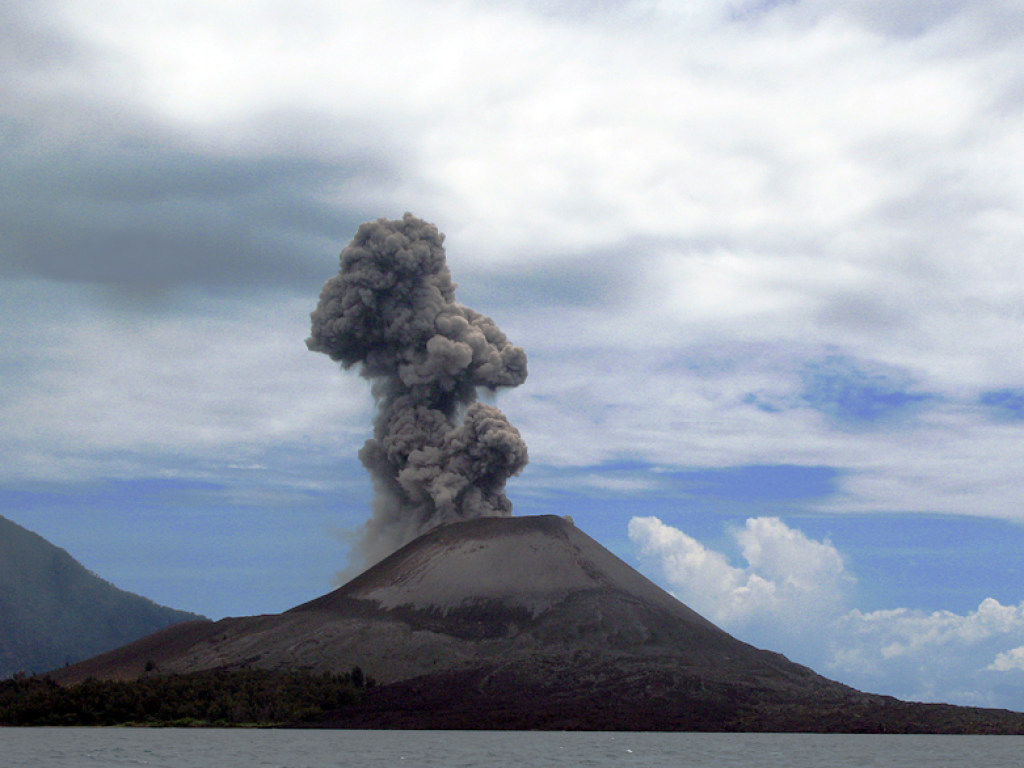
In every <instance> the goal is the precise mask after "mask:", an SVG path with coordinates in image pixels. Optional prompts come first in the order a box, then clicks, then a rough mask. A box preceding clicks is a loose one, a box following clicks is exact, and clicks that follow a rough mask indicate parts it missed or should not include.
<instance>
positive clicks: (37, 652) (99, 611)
mask: <svg viewBox="0 0 1024 768" xmlns="http://www.w3.org/2000/svg"><path fill="white" fill-rule="evenodd" d="M197 618H200V617H198V616H196V615H195V614H192V613H187V612H185V611H176V610H174V609H172V608H165V607H164V606H162V605H157V604H156V603H154V602H153V601H152V600H147V599H146V598H144V597H140V596H139V595H134V594H131V593H130V592H125V591H123V590H120V589H118V588H117V587H115V586H113V585H112V584H110V583H108V582H106V581H104V580H103V579H101V578H99V577H98V576H96V575H95V574H93V573H91V572H90V571H89V570H87V569H86V568H85V567H84V566H82V565H81V564H80V563H79V562H78V561H76V560H75V559H74V558H73V557H71V555H69V554H68V553H67V552H65V551H64V550H63V549H60V548H59V547H55V546H54V545H53V544H50V543H49V542H48V541H46V539H44V538H43V537H41V536H39V535H37V534H35V533H32V532H31V531H28V530H26V529H25V528H22V527H21V526H20V525H17V524H15V523H13V522H11V521H10V520H7V519H6V518H4V517H0V678H3V677H9V676H10V675H12V674H15V673H17V672H22V671H24V672H46V671H49V670H51V669H55V668H57V667H62V666H64V665H65V664H68V663H74V662H76V661H81V660H82V659H86V658H89V657H91V656H95V655H96V654H98V653H103V652H104V651H109V650H110V649H112V648H117V647H118V646H121V645H124V644H125V643H129V642H131V641H133V640H137V639H138V638H140V637H143V636H145V635H148V634H150V633H152V632H155V631H157V630H159V629H163V628H165V627H167V626H169V625H171V624H176V623H178V622H181V621H187V620H190V619H197Z"/></svg>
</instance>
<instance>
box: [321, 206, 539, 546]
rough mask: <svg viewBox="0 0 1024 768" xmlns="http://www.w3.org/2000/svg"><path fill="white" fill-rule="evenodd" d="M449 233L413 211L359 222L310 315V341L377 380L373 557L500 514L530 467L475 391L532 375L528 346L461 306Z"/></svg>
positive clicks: (366, 457) (520, 445)
mask: <svg viewBox="0 0 1024 768" xmlns="http://www.w3.org/2000/svg"><path fill="white" fill-rule="evenodd" d="M443 241H444V235H442V234H441V233H439V232H438V231H437V228H436V227H435V226H433V225H432V224H428V223H427V222H425V221H422V220H420V219H417V218H416V217H414V216H412V215H411V214H408V213H407V214H405V216H404V217H403V218H402V219H400V220H396V221H388V220H386V219H378V220H377V221H373V222H367V223H366V224H363V225H362V226H361V227H359V230H358V232H356V236H355V237H354V238H353V239H352V242H351V243H349V244H348V245H347V246H346V247H345V249H344V250H343V251H342V252H341V270H340V271H339V273H338V274H337V275H336V276H335V277H332V278H331V279H330V280H328V281H327V282H326V283H325V284H324V287H323V290H322V291H321V293H320V303H319V304H318V305H317V308H316V311H314V312H313V313H312V315H311V318H312V328H313V329H312V335H311V336H310V338H309V339H307V340H306V346H308V347H309V348H310V349H311V350H313V351H315V352H323V353H324V354H327V355H329V356H330V357H331V359H332V360H336V361H338V362H340V363H341V364H342V366H343V367H344V368H346V369H348V368H351V367H353V366H359V370H360V372H361V373H362V375H363V376H365V377H366V378H368V379H370V381H371V382H372V383H373V394H374V397H375V399H376V401H377V407H378V413H377V417H376V420H375V421H374V436H373V438H372V439H371V440H367V441H366V445H364V446H363V449H362V450H361V451H360V452H359V458H360V459H361V460H362V462H363V465H364V466H365V467H366V468H367V469H368V470H369V471H370V474H371V475H372V477H373V482H374V488H375V491H376V498H375V500H374V514H373V518H372V519H371V520H370V521H369V522H368V523H367V525H366V531H365V538H364V541H363V545H362V553H363V555H364V556H365V557H366V561H367V563H368V564H370V563H373V562H376V561H377V560H379V559H380V558H382V557H384V556H386V555H388V554H390V553H391V552H392V551H394V550H395V549H397V548H398V547H400V546H401V545H403V544H405V543H406V542H408V541H411V540H412V539H414V538H415V537H417V536H419V535H420V534H421V533H424V532H425V531H427V530H429V529H430V528H433V527H434V526H436V525H439V524H441V523H446V522H451V521H454V520H459V519H464V518H470V517H487V516H505V515H510V514H511V513H512V503H511V502H510V501H509V500H508V498H507V497H506V496H505V482H506V481H507V480H508V478H510V477H512V476H513V475H516V474H518V473H519V472H520V471H521V470H522V468H523V467H524V466H526V462H527V454H526V444H525V443H524V442H523V439H522V438H521V437H520V435H519V431H518V430H517V429H516V428H515V427H513V426H512V425H511V424H510V423H509V421H508V419H506V418H505V414H503V413H502V412H501V411H499V410H498V409H497V408H494V407H493V406H490V405H486V404H484V403H480V402H476V399H477V388H478V387H485V388H487V389H489V390H492V391H493V390H495V389H497V388H498V387H514V386H517V385H519V384H522V383H523V381H525V380H526V353H525V352H524V351H523V350H522V348H521V347H516V346H513V345H512V344H511V343H509V341H508V339H507V338H506V337H505V334H504V333H502V332H501V330H500V329H499V328H498V326H497V325H495V324H494V321H493V320H491V319H490V318H489V317H486V316H484V315H481V314H479V313H478V312H474V311H473V310H472V309H469V308H468V307H464V306H462V305H461V304H458V303H457V302H456V301H455V287H456V286H455V283H453V282H452V277H451V273H450V272H449V271H448V265H447V263H446V261H445V252H444V247H443V245H442V243H443Z"/></svg>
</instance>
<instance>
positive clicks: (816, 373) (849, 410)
mask: <svg viewBox="0 0 1024 768" xmlns="http://www.w3.org/2000/svg"><path fill="white" fill-rule="evenodd" d="M800 378H801V380H802V382H803V392H802V394H801V399H802V400H803V401H804V402H805V403H806V404H807V405H809V406H810V407H812V408H814V409H815V410H818V411H821V412H822V413H824V414H826V415H828V416H830V417H832V418H833V419H835V420H837V421H839V422H842V423H844V424H846V425H849V426H857V425H874V424H877V423H880V422H887V421H890V420H892V419H896V418H899V417H902V416H906V415H908V414H911V413H914V412H916V411H918V410H919V409H920V408H921V407H922V406H924V405H925V404H927V403H928V402H931V401H934V400H935V396H934V395H931V394H927V393H922V392H915V391H913V385H912V382H911V381H910V380H909V377H908V376H906V375H904V374H901V373H899V372H897V371H894V370H885V369H880V368H877V367H874V366H869V365H865V364H864V363H862V362H859V361H857V360H855V359H853V358H849V357H843V356H839V355H835V356H830V357H826V358H825V359H824V360H822V361H820V362H816V363H811V364H808V365H807V366H805V367H804V369H803V370H802V371H801V373H800Z"/></svg>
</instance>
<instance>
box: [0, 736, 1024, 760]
mask: <svg viewBox="0 0 1024 768" xmlns="http://www.w3.org/2000/svg"><path fill="white" fill-rule="evenodd" d="M1022 763H1024V737H1022V736H867V735H865V736H835V735H814V734H718V733H714V734H706V733H579V732H572V733H565V732H522V731H343V730H339V731H317V730H248V729H176V728H0V766H2V767H3V768H96V767H102V768H118V767H120V766H149V767H150V768H213V767H214V766H216V768H335V767H336V766H353V767H356V766H359V767H360V768H363V767H373V766H391V767H397V768H405V767H408V768H421V767H423V768H434V767H437V768H468V767H469V766H488V768H490V767H491V766H514V767H515V768H534V767H535V766H637V767H639V766H644V767H645V768H652V766H673V767H677V766H679V767H683V768H686V767H689V766H693V767H694V768H697V767H703V766H708V767H709V768H710V767H712V766H713V767H714V768H738V767H739V766H742V767H743V768H812V767H813V768H817V767H818V766H823V767H827V768H844V767H845V766H858V767H862V766H885V767H886V768H901V767H902V766H906V767H907V768H911V767H912V768H921V767H922V766H927V767H928V768H947V767H948V768H954V767H955V768H967V767H968V766H969V767H971V768H973V767H974V766H985V768H1001V767H1002V766H1020V765H1022Z"/></svg>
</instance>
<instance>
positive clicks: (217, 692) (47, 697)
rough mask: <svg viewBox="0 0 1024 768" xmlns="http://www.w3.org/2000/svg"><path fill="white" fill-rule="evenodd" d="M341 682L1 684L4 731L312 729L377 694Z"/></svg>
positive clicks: (355, 682)
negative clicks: (172, 727) (306, 724)
mask: <svg viewBox="0 0 1024 768" xmlns="http://www.w3.org/2000/svg"><path fill="white" fill-rule="evenodd" d="M373 684H374V683H373V680H372V679H370V678H367V677H366V676H365V675H364V674H363V672H362V670H360V669H359V668H358V667H355V668H353V670H352V671H351V672H348V673H344V674H333V673H323V674H316V673H312V672H299V671H287V672H271V671H269V670H262V669H243V670H237V671H230V672H229V671H224V670H215V671H209V672H196V673H191V674H183V675H157V674H147V675H145V676H143V677H140V678H139V679H138V680H134V681H127V682H126V681H110V680H95V679H89V680H85V681H83V682H81V683H78V684H77V685H71V686H66V687H65V686H60V685H57V684H56V683H55V682H53V681H52V680H50V679H48V678H46V677H24V676H17V677H15V678H13V679H9V680H0V724H2V725H127V724H132V725H210V726H230V725H280V724H286V723H288V724H291V723H301V722H308V721H311V720H314V719H316V718H318V717H319V716H320V715H322V714H323V713H324V712H325V711H331V710H336V709H340V708H342V707H344V706H346V705H348V704H352V703H355V702H356V701H358V700H359V698H360V696H361V694H362V691H363V690H364V689H365V688H367V687H372V686H373Z"/></svg>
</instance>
